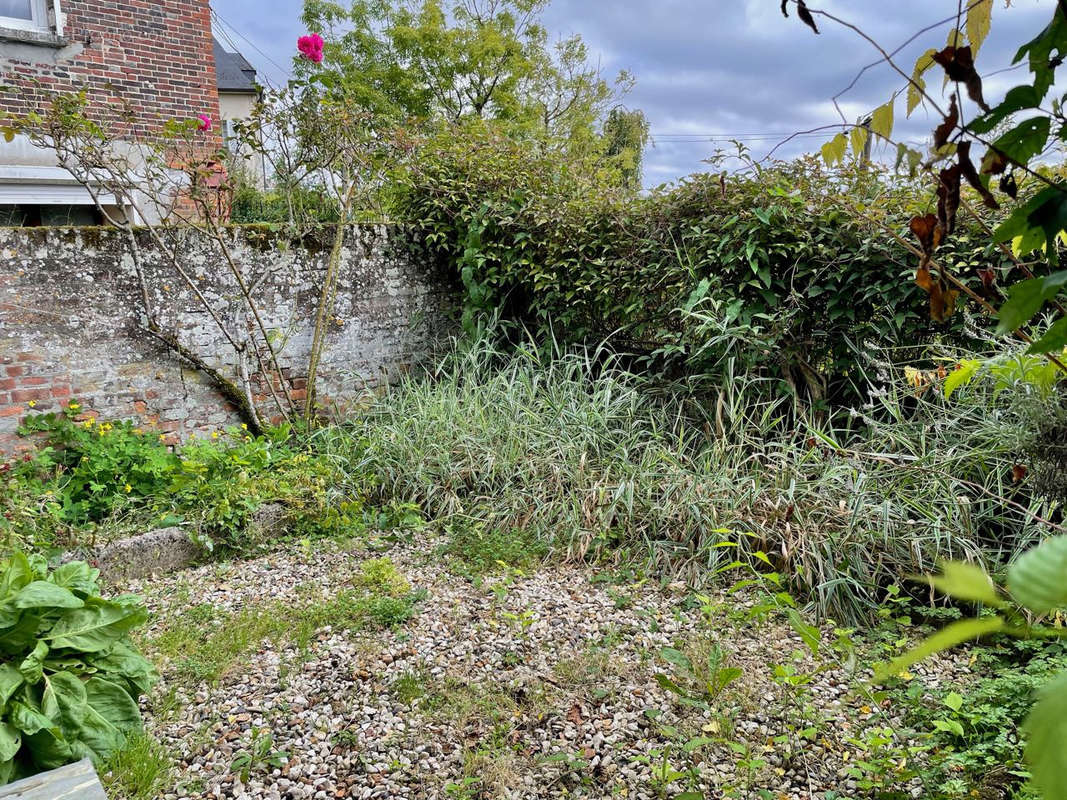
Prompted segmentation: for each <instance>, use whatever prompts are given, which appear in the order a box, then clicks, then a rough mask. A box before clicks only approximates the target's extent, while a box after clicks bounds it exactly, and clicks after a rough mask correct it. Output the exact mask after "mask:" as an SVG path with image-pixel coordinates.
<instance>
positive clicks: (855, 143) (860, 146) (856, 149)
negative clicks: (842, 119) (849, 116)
mask: <svg viewBox="0 0 1067 800" xmlns="http://www.w3.org/2000/svg"><path fill="white" fill-rule="evenodd" d="M869 135H870V134H869V133H868V132H867V129H866V128H864V127H863V126H862V125H857V126H856V127H855V128H853V129H852V133H851V134H849V139H850V140H851V142H852V152H853V153H854V154H855V155H857V156H862V155H863V153H864V151H865V150H866V149H867V138H868V137H869Z"/></svg>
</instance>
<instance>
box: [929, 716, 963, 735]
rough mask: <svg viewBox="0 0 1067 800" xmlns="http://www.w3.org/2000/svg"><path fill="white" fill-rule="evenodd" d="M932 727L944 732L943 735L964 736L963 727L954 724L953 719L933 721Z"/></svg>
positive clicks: (956, 723)
mask: <svg viewBox="0 0 1067 800" xmlns="http://www.w3.org/2000/svg"><path fill="white" fill-rule="evenodd" d="M934 727H935V728H936V729H937V730H939V731H944V732H945V733H952V734H955V735H956V736H963V735H964V731H963V726H962V725H960V724H959V723H958V722H956V720H954V719H935V720H934Z"/></svg>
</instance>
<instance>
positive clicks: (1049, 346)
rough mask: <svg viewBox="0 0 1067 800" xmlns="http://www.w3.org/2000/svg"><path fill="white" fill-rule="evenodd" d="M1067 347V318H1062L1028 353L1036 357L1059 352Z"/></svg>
mask: <svg viewBox="0 0 1067 800" xmlns="http://www.w3.org/2000/svg"><path fill="white" fill-rule="evenodd" d="M1065 347H1067V317H1060V318H1059V319H1058V320H1056V321H1055V322H1054V323H1053V324H1052V326H1051V327H1050V328H1049V329H1048V330H1047V331H1045V335H1044V336H1042V337H1041V338H1040V339H1038V340H1037V341H1036V342H1034V343H1033V344H1032V345H1030V349H1029V350H1027V351H1026V352H1028V353H1033V354H1035V355H1043V354H1045V353H1051V352H1054V351H1055V352H1059V351H1060V350H1063V348H1065Z"/></svg>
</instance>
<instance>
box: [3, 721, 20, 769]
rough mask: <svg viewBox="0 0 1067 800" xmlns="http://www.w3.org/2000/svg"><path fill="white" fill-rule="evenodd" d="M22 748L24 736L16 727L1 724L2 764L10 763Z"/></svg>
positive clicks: (4, 723)
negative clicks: (4, 762)
mask: <svg viewBox="0 0 1067 800" xmlns="http://www.w3.org/2000/svg"><path fill="white" fill-rule="evenodd" d="M21 746H22V735H21V734H20V733H19V732H18V731H17V730H16V729H15V726H14V725H10V724H8V723H6V722H0V762H3V761H10V760H11V759H13V758H14V757H15V754H16V753H18V751H19V747H21Z"/></svg>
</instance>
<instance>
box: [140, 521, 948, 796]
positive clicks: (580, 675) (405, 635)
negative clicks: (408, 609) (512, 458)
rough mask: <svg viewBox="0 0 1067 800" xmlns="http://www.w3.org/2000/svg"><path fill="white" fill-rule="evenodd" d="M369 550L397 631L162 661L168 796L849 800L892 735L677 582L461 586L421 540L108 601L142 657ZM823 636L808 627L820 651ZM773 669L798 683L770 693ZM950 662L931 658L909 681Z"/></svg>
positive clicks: (728, 605)
mask: <svg viewBox="0 0 1067 800" xmlns="http://www.w3.org/2000/svg"><path fill="white" fill-rule="evenodd" d="M316 548H318V545H316ZM382 555H386V556H388V557H389V558H390V559H392V561H393V563H394V564H395V565H396V567H397V568H398V569H399V570H400V571H401V572H402V573H403V575H404V576H405V577H406V578H407V579H408V581H410V583H411V584H412V586H414V587H416V588H417V589H421V590H425V598H424V599H423V600H422V601H421V602H420V603H419V604H418V606H417V608H416V613H415V616H414V617H413V618H411V619H410V620H408V621H407V622H405V623H403V624H402V625H400V626H398V627H396V628H395V629H392V630H377V631H374V630H360V631H351V630H340V629H338V630H334V629H331V628H329V627H327V628H322V629H319V630H318V631H317V632H316V633H315V635H314V637H313V639H312V641H311V643H310V645H309V646H308V647H307V648H306V649H305V650H298V649H297V648H296V647H295V646H293V645H286V644H284V643H281V644H274V643H272V642H271V641H268V640H264V641H263V642H262V643H260V644H259V646H258V647H256V648H253V652H251V653H248V654H247V656H246V657H245V658H244V659H243V660H242V662H241V663H240V664H239V665H237V666H235V667H234V668H232V669H230V670H229V671H228V672H226V673H225V674H223V676H222V677H221V678H220V679H219V680H218V681H216V682H214V683H211V684H209V683H201V684H196V683H193V682H189V681H188V680H185V681H182V680H181V679H180V677H179V676H178V674H177V672H176V670H175V669H174V665H173V664H169V665H168V664H163V666H162V672H163V676H164V680H163V681H162V682H161V684H160V685H159V687H157V689H156V690H155V692H154V694H153V698H151V699H149V701H148V702H147V703H146V708H145V711H146V719H147V725H148V729H149V731H150V732H151V733H152V734H153V735H154V736H155V737H156V738H157V739H158V740H159V741H160V742H161V743H162V744H163V745H164V746H165V747H166V748H167V749H168V750H169V751H170V752H171V753H172V754H173V755H174V758H175V760H176V762H177V767H176V769H175V771H174V775H173V776H172V777H173V788H171V789H169V790H168V791H167V793H166V794H165V795H164V796H165V797H166V798H274V799H276V800H277V799H280V798H294V799H295V798H314V800H323V799H324V798H338V797H352V798H412V799H413V800H414V799H415V798H420V799H421V798H427V799H429V798H471V799H472V800H473V799H475V798H491V797H493V798H495V797H499V798H536V797H626V798H659V797H669V798H675V797H678V796H679V795H682V793H685V792H696V793H698V794H693V795H683V796H686V797H693V798H696V797H699V796H700V795H703V796H705V797H707V798H709V800H710V798H719V797H724V796H734V797H771V798H813V797H818V798H823V797H824V796H825V792H827V791H832V792H836V793H837V796H839V797H853V796H860V795H862V794H863V792H862V791H861V789H862V787H860V788H859V789H858V788H857V784H856V782H855V780H854V776H853V775H850V773H849V771H848V770H849V766H850V764H851V763H852V762H853V761H854V760H855V759H856V758H857V757H863V756H864V755H865V754H864V753H862V752H860V750H861V749H862V748H860V749H857V748H858V745H856V744H855V742H857V741H862V740H864V739H865V737H868V736H869V734H870V733H871V732H877V731H880V730H883V729H885V728H887V727H888V728H890V729H892V728H894V727H896V722H897V721H896V720H894V719H892V718H891V716H889V714H890V713H891V712H889V711H885V710H882V709H880V708H879V707H878V706H877V704H874V703H872V704H871V705H868V702H869V701H868V700H866V699H865V698H864V695H863V694H862V693H861V692H859V690H858V689H857V687H860V686H862V683H863V682H862V680H861V678H862V677H863V676H862V675H861V674H852V673H851V672H850V671H849V670H848V668H847V667H844V666H842V665H841V661H842V660H847V659H841V658H839V657H836V656H835V657H834V658H832V659H830V661H831V663H830V664H818V665H817V664H816V662H815V661H814V660H813V658H812V656H811V653H810V651H809V650H808V649H807V648H806V646H805V645H804V643H803V642H802V640H801V639H800V638H799V637H798V636H797V635H796V634H795V633H794V632H793V631H792V630H791V629H790V628H789V627H788V626H783V625H782V624H780V622H777V621H775V620H774V619H765V620H762V621H746V620H745V619H744V614H745V611H746V608H747V606H746V603H747V602H748V601H739V600H738V598H737V597H736V596H731V595H728V594H726V593H723V594H721V595H714V596H712V597H711V598H710V601H711V605H712V606H714V607H715V608H716V610H715V611H713V612H712V613H711V614H710V615H706V614H705V613H704V612H702V610H701V608H700V604H699V603H694V602H693V601H692V599H691V596H690V595H689V594H688V592H686V591H685V589H684V587H680V586H668V587H665V588H661V587H660V586H659V585H658V584H652V583H645V584H643V585H642V584H629V585H627V584H612V583H610V582H605V581H603V580H598V579H597V574H596V573H595V572H594V571H592V570H590V569H586V568H576V567H567V566H555V565H553V566H546V567H544V568H542V569H541V570H539V571H537V572H535V573H533V574H529V575H521V574H518V573H512V574H510V575H496V576H491V577H488V578H486V579H484V580H483V581H477V582H472V581H471V580H468V579H466V578H463V577H460V576H458V575H457V574H456V573H455V572H454V571H452V570H451V569H450V565H449V563H448V562H447V560H445V559H444V558H442V557H441V556H440V555H438V549H437V543H436V542H434V541H433V540H431V539H429V538H428V537H427V536H420V537H418V539H417V540H416V541H413V542H408V543H405V544H403V545H398V546H395V547H393V548H392V549H391V550H389V551H387V552H386V553H384V554H383V553H370V552H368V551H367V550H365V549H363V548H362V546H353V547H350V548H346V547H341V546H330V545H327V546H326V548H325V549H324V550H320V549H316V551H315V552H314V553H310V552H307V551H303V550H301V549H300V548H293V549H291V550H287V551H284V552H278V553H275V554H272V555H269V556H266V557H264V558H260V559H258V560H252V561H247V562H240V563H233V564H222V565H212V566H207V567H202V568H199V569H196V570H192V571H189V572H185V573H181V574H178V575H173V576H169V577H166V578H162V579H158V580H153V581H145V582H136V583H132V584H130V585H129V586H127V587H124V588H127V589H129V590H130V591H135V592H139V593H141V594H143V595H144V596H145V597H146V600H147V602H148V603H149V606H150V607H151V609H152V610H153V612H154V617H153V622H152V624H151V628H150V629H149V630H148V632H147V634H146V641H147V642H148V644H147V646H148V649H149V650H150V651H151V649H152V645H151V641H152V639H153V637H154V636H156V635H158V634H159V633H160V632H161V631H163V630H165V629H166V628H167V626H168V625H170V626H173V625H175V624H189V623H188V622H184V621H182V620H183V619H184V618H182V617H180V616H179V615H181V614H182V612H183V611H186V610H187V609H188V608H189V607H191V606H194V605H198V604H210V605H212V606H215V607H216V608H217V609H221V610H225V611H240V610H241V609H246V608H253V607H256V606H257V604H263V603H264V602H269V601H275V600H277V601H282V602H283V603H285V604H287V605H292V606H293V607H297V606H299V605H300V604H302V603H307V602H309V599H310V600H313V599H314V598H316V597H321V598H324V599H325V598H329V597H332V596H335V595H336V593H337V592H339V591H342V590H344V589H345V588H346V587H348V586H350V585H351V581H352V578H353V576H354V575H357V574H358V572H359V568H360V565H361V563H363V562H364V561H365V560H366V559H367V558H371V557H380V556H382ZM832 641H833V637H832V636H830V635H829V633H828V632H827V631H824V632H823V647H822V648H821V649H820V653H822V654H824V655H826V654H828V653H830V652H832V647H831V643H832ZM663 647H678V648H681V649H682V650H685V651H686V652H689V653H693V654H703V655H704V656H705V658H706V657H707V656H708V654H709V653H716V652H717V651H718V650H720V649H721V653H722V661H721V665H723V666H725V667H728V668H734V667H736V668H737V669H739V670H740V671H741V674H740V677H739V678H737V679H736V680H735V681H734V682H732V683H731V684H730V685H729V686H727V687H726V688H725V689H723V690H722V691H721V692H720V693H718V694H717V695H715V696H714V697H713V699H712V700H711V701H710V702H709V703H707V704H706V707H701V706H698V705H692V704H687V703H684V702H680V700H679V698H678V697H677V696H676V695H675V694H673V693H671V692H669V691H666V690H665V689H664V688H662V687H661V685H660V683H659V682H658V681H657V679H656V673H667V674H675V671H674V668H673V667H672V666H671V665H670V664H668V663H667V662H666V661H664V660H663V658H662V657H660V655H659V652H660V650H661V648H663ZM860 661H861V662H862V661H863V659H862V658H861V659H860ZM775 665H786V666H787V667H788V668H789V669H792V670H794V671H795V672H797V673H802V674H806V673H814V676H813V677H812V679H811V682H810V684H808V686H807V688H806V689H800V690H798V689H795V688H790V687H789V686H788V685H787V684H788V682H789V681H788V678H787V677H782V676H781V675H780V676H779V679H777V680H776V679H775V677H774V671H775ZM961 669H965V667H961V666H959V665H952V664H950V663H949V662H946V661H944V660H942V661H941V662H935V663H934V665H933V667H931V668H929V671H928V672H926V673H925V674H924V676H925V678H926V679H927V680H928V681H931V682H936V673H937V671H939V670H940V671H941V672H943V673H945V674H946V675H947V674H948V673H952V674H954V675H956V676H957V677H958V673H959V671H960V670H961ZM161 698H165V699H166V700H169V702H166V701H165V700H163V699H161ZM872 705H873V708H872ZM247 755H251V756H252V758H251V763H249V764H245V762H246V761H247V760H248V759H247V758H244V757H245V756H247ZM866 755H869V754H866ZM235 762H237V764H236V766H235ZM898 789H901V790H903V791H904V792H906V793H910V794H911V795H912V796H914V797H920V796H921V795H922V789H921V786H919V785H918V784H914V785H905V786H900V787H898ZM829 797H834V795H833V794H831V795H829Z"/></svg>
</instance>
